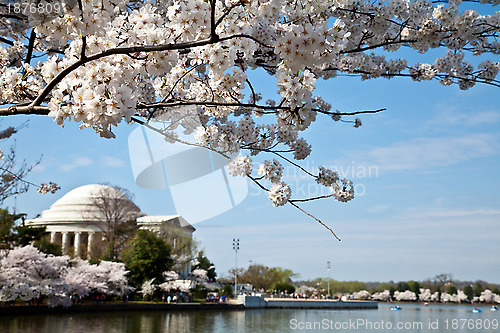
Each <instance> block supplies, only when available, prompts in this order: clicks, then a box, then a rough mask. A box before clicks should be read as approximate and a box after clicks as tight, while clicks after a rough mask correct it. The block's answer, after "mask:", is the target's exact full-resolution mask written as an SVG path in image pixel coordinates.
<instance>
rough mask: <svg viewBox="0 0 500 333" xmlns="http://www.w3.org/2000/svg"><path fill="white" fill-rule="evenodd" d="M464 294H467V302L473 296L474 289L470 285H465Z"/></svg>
mask: <svg viewBox="0 0 500 333" xmlns="http://www.w3.org/2000/svg"><path fill="white" fill-rule="evenodd" d="M464 294H465V295H467V299H468V300H469V302H470V301H472V298H474V289H473V288H472V286H470V285H467V286H465V287H464Z"/></svg>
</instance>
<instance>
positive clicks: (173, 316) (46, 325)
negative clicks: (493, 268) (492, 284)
mask: <svg viewBox="0 0 500 333" xmlns="http://www.w3.org/2000/svg"><path fill="white" fill-rule="evenodd" d="M393 305H395V304H384V303H381V304H379V309H378V310H352V311H347V310H334V311H333V310H303V309H269V310H244V311H243V310H242V311H196V312H195V311H189V312H187V311H186V312H184V311H182V312H181V311H170V312H164V311H151V312H114V313H82V314H74V313H73V314H64V315H63V314H60V315H58V314H54V315H36V316H30V315H26V316H11V317H8V316H3V317H0V332H2V333H3V332H6V333H7V332H8V333H21V332H22V333H31V332H33V333H35V332H36V333H59V332H61V333H73V332H78V333H79V332H82V333H83V332H85V333H88V332H92V333H113V332H120V333H121V332H130V333H156V332H172V333H174V332H179V333H181V332H186V333H192V332H208V333H226V332H242V333H259V332H273V333H274V332H276V333H281V332H497V333H498V332H500V326H499V321H500V311H491V310H490V307H489V306H483V307H481V309H482V312H480V313H473V312H472V310H473V308H474V307H472V306H465V305H432V304H431V305H429V306H424V305H421V304H400V306H401V308H402V309H401V310H399V311H391V306H393Z"/></svg>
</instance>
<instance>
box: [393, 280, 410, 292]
mask: <svg viewBox="0 0 500 333" xmlns="http://www.w3.org/2000/svg"><path fill="white" fill-rule="evenodd" d="M409 289H410V286H408V283H406V282H404V281H401V282H398V284H397V286H396V290H397V291H399V292H402V291H406V290H409Z"/></svg>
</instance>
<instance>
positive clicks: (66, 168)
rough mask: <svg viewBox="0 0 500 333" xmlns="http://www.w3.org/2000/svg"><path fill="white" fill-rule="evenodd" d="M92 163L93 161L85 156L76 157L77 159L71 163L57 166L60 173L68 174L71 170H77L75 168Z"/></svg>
mask: <svg viewBox="0 0 500 333" xmlns="http://www.w3.org/2000/svg"><path fill="white" fill-rule="evenodd" d="M93 162H94V161H92V160H91V159H90V158H88V157H86V156H78V157H76V158H74V159H73V161H72V162H71V163H64V164H61V165H60V166H59V169H60V170H61V171H65V172H68V171H71V170H73V169H74V168H77V167H82V166H89V165H91V164H92V163H93Z"/></svg>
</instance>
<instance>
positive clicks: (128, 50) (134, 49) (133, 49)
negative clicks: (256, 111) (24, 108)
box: [31, 34, 265, 106]
mask: <svg viewBox="0 0 500 333" xmlns="http://www.w3.org/2000/svg"><path fill="white" fill-rule="evenodd" d="M234 38H249V39H251V40H253V41H257V42H259V43H261V42H260V41H259V40H258V39H257V38H255V37H253V36H250V35H246V34H237V35H232V36H228V37H224V38H217V40H213V38H212V37H211V38H209V39H203V40H199V41H194V42H185V43H174V44H163V45H147V46H130V47H118V48H112V49H108V50H106V51H103V52H100V53H96V54H93V55H90V56H87V57H85V58H84V59H80V60H78V61H77V62H75V63H73V64H71V65H69V66H68V67H66V68H65V69H63V70H62V71H61V72H59V73H58V74H57V75H56V76H55V77H54V78H53V79H52V80H51V81H50V82H49V83H48V84H47V85H46V86H45V88H44V89H43V90H42V91H41V92H40V94H39V95H38V97H37V98H36V99H35V100H34V101H33V102H32V103H31V104H32V105H34V106H38V105H40V104H41V103H42V102H43V100H44V99H45V97H47V96H48V95H49V93H50V92H51V91H52V89H54V88H55V86H56V85H57V84H58V83H59V82H61V81H62V79H64V78H65V77H66V76H67V75H68V74H69V73H71V72H72V71H74V70H75V69H77V68H79V67H80V66H83V65H85V64H86V63H89V62H91V61H94V60H97V59H101V58H104V57H108V56H112V55H117V54H134V53H141V52H159V51H170V50H185V49H190V48H192V47H199V46H206V45H210V44H214V43H217V42H223V41H226V40H231V39H234ZM261 44H263V43H261ZM264 45H265V44H264Z"/></svg>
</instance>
